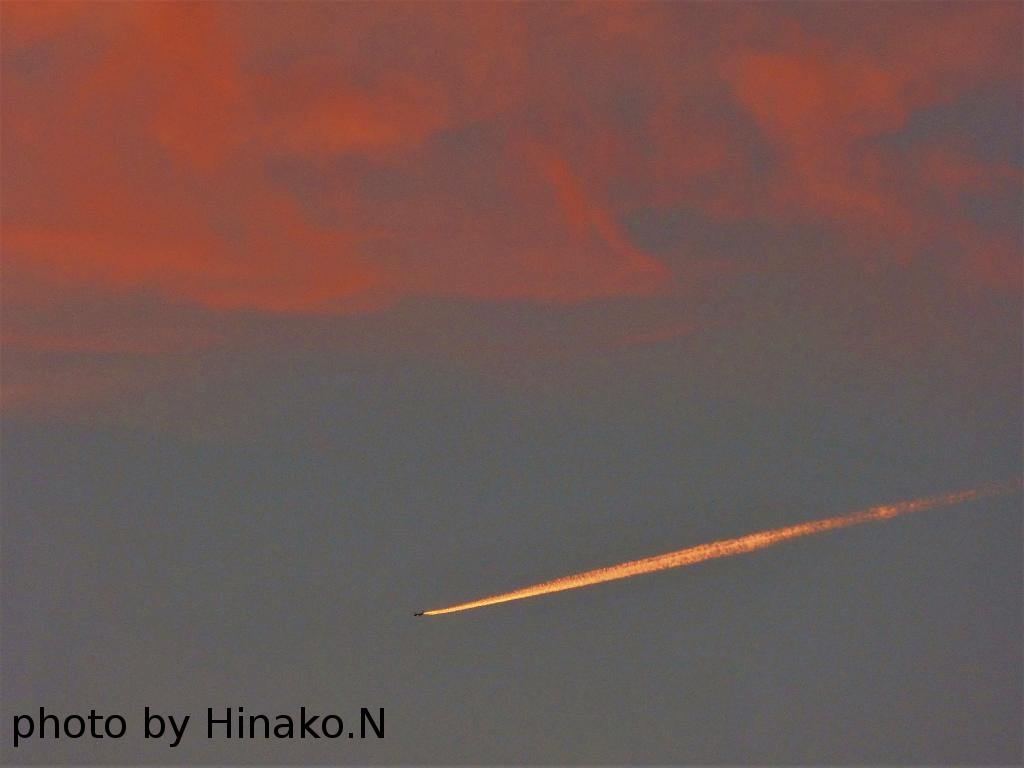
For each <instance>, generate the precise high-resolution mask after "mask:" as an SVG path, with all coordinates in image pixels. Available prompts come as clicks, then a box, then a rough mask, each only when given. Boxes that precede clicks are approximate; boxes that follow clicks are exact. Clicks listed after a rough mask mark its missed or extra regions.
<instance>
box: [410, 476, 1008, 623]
mask: <svg viewBox="0 0 1024 768" xmlns="http://www.w3.org/2000/svg"><path fill="white" fill-rule="evenodd" d="M1018 487H1020V483H1019V482H1018V483H1012V484H1007V485H992V486H986V487H984V488H976V489H974V490H969V491H957V492H955V493H947V494H943V495H942V496H929V497H926V498H923V499H914V500H912V501H901V502H898V503H896V504H886V505H883V506H880V507H871V508H870V509H865V510H861V511H860V512H854V513H852V514H849V515H842V516H840V517H829V518H826V519H824V520H815V521H813V522H809V523H797V524H796V525H788V526H786V527H785V528H774V529H772V530H770V531H759V532H758V533H748V534H747V535H746V536H740V537H739V538H735V539H723V540H722V541H713V542H711V543H710V544H699V545H698V546H696V547H688V548H687V549H680V550H678V551H676V552H668V553H666V554H664V555H655V556H653V557H645V558H643V559H642V560H630V561H628V562H625V563H620V564H619V565H612V566H608V567H607V568H596V569H594V570H592V571H584V572H583V573H575V574H572V575H571V576H563V577H561V578H559V579H554V580H553V581H545V582H541V583H540V584H534V585H533V586H529V587H523V588H522V589H516V590H513V591H511V592H503V593H501V594H499V595H492V596H491V597H483V598H480V599H479V600H472V601H470V602H468V603H458V604H457V605H450V606H448V607H447V608H435V609H434V610H432V611H424V612H423V613H422V614H417V616H420V615H423V616H437V615H440V614H442V613H455V612H457V611H468V610H469V609H470V608H482V607H483V606H485V605H494V604H496V603H507V602H509V601H510V600H522V599H523V598H525V597H536V596H537V595H546V594H548V593H550V592H561V591H563V590H566V589H576V588H577V587H588V586H590V585H591V584H600V583H601V582H604V581H614V580H615V579H627V578H629V577H630V576H639V575H641V574H644V573H652V572H654V571H663V570H665V569H666V568H679V567H681V566H684V565H693V564H694V563H702V562H704V561H705V560H713V559H714V558H716V557H730V556H732V555H740V554H743V553H744V552H753V551H754V550H757V549H764V548H765V547H771V546H774V545H776V544H781V543H782V542H783V541H788V540H789V539H796V538H799V537H800V536H810V535H811V534H814V533H824V532H825V531H832V530H835V529H836V528H847V527H849V526H851V525H860V524H861V523H870V522H872V521H875V520H887V519H889V518H890V517H897V516H899V515H905V514H908V513H910V512H923V511H924V510H927V509H934V508H935V507H945V506H949V505H951V504H960V503H961V502H965V501H974V500H975V499H981V498H985V497H987V496H996V495H999V494H1003V493H1010V492H1012V491H1013V490H1015V489H1016V488H1018Z"/></svg>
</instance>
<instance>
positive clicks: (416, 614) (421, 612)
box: [413, 611, 423, 616]
mask: <svg viewBox="0 0 1024 768" xmlns="http://www.w3.org/2000/svg"><path fill="white" fill-rule="evenodd" d="M422 615H423V611H420V612H419V613H414V614H413V616H422Z"/></svg>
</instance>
